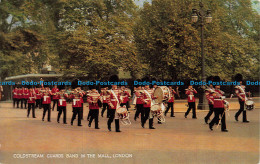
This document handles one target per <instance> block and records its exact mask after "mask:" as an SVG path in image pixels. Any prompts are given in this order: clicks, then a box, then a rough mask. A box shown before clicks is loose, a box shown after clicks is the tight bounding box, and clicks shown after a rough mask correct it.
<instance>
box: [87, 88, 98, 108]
mask: <svg viewBox="0 0 260 164" xmlns="http://www.w3.org/2000/svg"><path fill="white" fill-rule="evenodd" d="M100 99H101V97H100V94H99V93H98V92H92V93H90V94H89V95H88V98H87V102H88V104H89V109H99V106H98V100H100Z"/></svg>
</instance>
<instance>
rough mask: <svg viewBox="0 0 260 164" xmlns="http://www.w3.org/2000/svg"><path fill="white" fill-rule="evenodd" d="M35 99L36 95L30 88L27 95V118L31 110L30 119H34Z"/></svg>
mask: <svg viewBox="0 0 260 164" xmlns="http://www.w3.org/2000/svg"><path fill="white" fill-rule="evenodd" d="M35 99H36V93H35V91H34V90H33V88H30V90H29V93H28V99H27V101H28V111H27V117H29V115H30V111H31V109H32V117H33V118H36V117H35Z"/></svg>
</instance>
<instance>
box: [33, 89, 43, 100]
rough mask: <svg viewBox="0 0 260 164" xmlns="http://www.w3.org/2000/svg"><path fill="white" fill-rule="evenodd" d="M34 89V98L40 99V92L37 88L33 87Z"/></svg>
mask: <svg viewBox="0 0 260 164" xmlns="http://www.w3.org/2000/svg"><path fill="white" fill-rule="evenodd" d="M34 91H35V94H36V99H37V100H39V99H41V98H42V94H41V92H40V91H39V89H35V90H34Z"/></svg>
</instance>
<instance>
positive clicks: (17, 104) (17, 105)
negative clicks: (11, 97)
mask: <svg viewBox="0 0 260 164" xmlns="http://www.w3.org/2000/svg"><path fill="white" fill-rule="evenodd" d="M20 101H22V99H16V107H17V108H19V102H20Z"/></svg>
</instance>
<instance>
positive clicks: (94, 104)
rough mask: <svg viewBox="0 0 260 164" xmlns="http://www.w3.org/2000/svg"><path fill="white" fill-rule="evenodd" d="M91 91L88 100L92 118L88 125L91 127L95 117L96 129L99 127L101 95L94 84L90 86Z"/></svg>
mask: <svg viewBox="0 0 260 164" xmlns="http://www.w3.org/2000/svg"><path fill="white" fill-rule="evenodd" d="M90 89H91V91H90V93H89V94H88V98H87V102H88V104H89V111H90V119H89V124H88V126H89V127H91V123H92V121H93V119H95V129H99V127H98V115H99V106H100V104H101V96H100V94H99V93H98V91H97V90H96V88H95V87H94V86H91V87H90Z"/></svg>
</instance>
